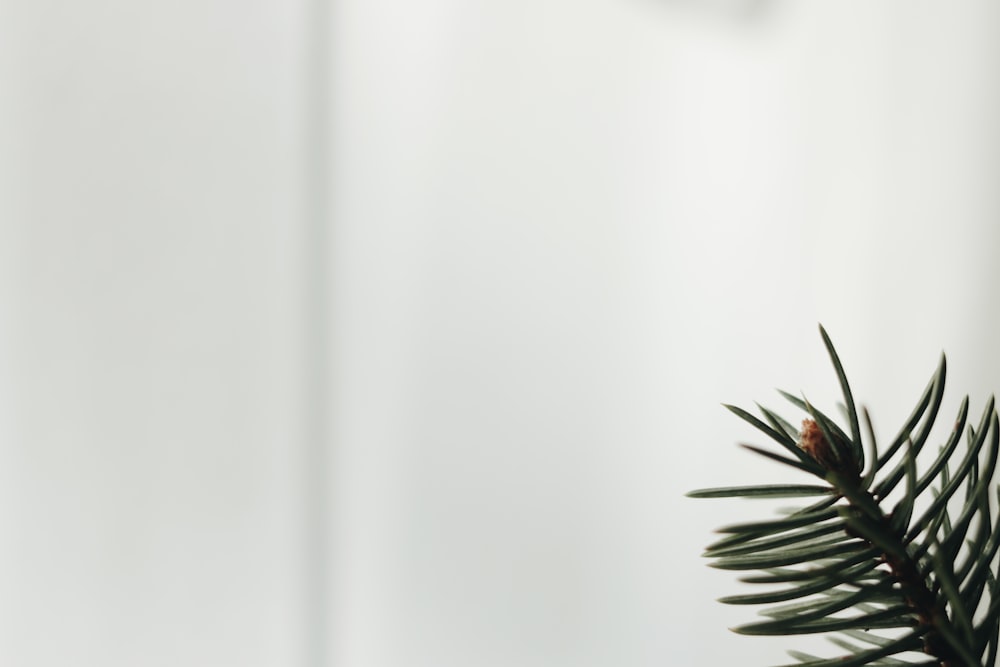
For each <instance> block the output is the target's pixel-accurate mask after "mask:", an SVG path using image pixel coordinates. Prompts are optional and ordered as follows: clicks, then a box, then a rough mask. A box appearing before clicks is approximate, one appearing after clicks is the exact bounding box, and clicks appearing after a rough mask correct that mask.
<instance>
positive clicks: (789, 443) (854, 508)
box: [687, 327, 1000, 667]
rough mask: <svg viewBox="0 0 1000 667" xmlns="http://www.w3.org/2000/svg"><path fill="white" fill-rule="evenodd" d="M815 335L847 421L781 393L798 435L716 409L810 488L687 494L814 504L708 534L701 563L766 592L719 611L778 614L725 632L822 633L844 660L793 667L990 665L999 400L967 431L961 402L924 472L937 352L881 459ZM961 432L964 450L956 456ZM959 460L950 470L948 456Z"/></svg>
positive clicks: (786, 425)
mask: <svg viewBox="0 0 1000 667" xmlns="http://www.w3.org/2000/svg"><path fill="white" fill-rule="evenodd" d="M820 336H821V337H822V339H823V344H824V346H825V347H826V351H827V354H828V355H829V357H830V361H831V363H832V364H833V368H834V372H835V375H836V377H837V382H838V384H839V385H840V390H841V394H842V396H843V405H842V406H841V412H840V413H839V414H841V415H842V416H843V418H844V419H845V420H846V424H842V423H838V422H837V421H836V420H834V419H832V418H831V417H829V416H827V414H826V413H824V412H822V411H820V410H819V409H818V408H816V406H814V405H812V404H811V403H809V402H808V401H807V400H806V399H804V398H800V397H797V396H794V395H792V394H789V393H786V392H781V393H782V395H783V396H784V397H785V398H786V399H788V401H789V402H790V403H791V404H792V405H793V406H795V407H796V408H798V409H799V410H801V411H802V412H804V413H805V414H804V415H803V418H804V419H805V421H804V422H803V428H802V431H801V432H800V431H798V430H796V429H795V428H794V427H793V426H792V423H794V422H795V420H794V419H787V418H785V417H782V416H780V415H778V414H777V413H776V412H773V411H771V410H769V409H767V408H764V407H762V406H760V405H757V409H758V410H759V413H760V415H761V416H762V417H758V416H756V415H754V414H751V413H750V412H748V411H746V410H743V409H742V408H738V407H735V406H730V405H726V406H725V407H726V408H727V409H729V410H730V411H731V412H733V413H734V414H735V415H736V416H738V417H740V418H741V419H743V420H744V421H746V422H747V423H749V424H750V425H752V426H753V427H754V428H755V429H757V430H758V431H759V432H761V433H763V434H764V435H766V436H767V437H768V438H769V439H770V440H771V441H772V445H777V450H775V449H774V448H773V447H772V448H766V447H760V446H757V445H743V447H744V448H746V449H747V450H749V451H751V452H753V453H755V454H757V455H760V456H763V457H765V458H767V459H769V460H771V461H775V462H777V463H782V464H784V465H785V466H786V467H788V468H793V469H795V470H796V471H797V472H799V473H804V474H805V475H806V477H807V480H808V482H809V483H802V484H758V485H749V486H729V487H719V488H711V489H702V490H698V491H692V492H690V493H688V494H687V495H688V496H690V497H692V498H809V497H819V498H821V499H820V500H818V501H817V502H813V503H812V504H808V505H804V506H803V507H801V508H800V509H798V510H795V511H791V512H788V513H784V514H782V515H781V516H780V517H779V518H769V519H763V520H759V521H752V522H748V523H741V524H735V525H730V526H725V527H723V528H720V529H718V530H717V532H718V533H721V534H722V537H721V538H720V539H719V540H717V541H716V542H715V543H713V544H712V545H710V546H709V547H707V549H706V550H705V554H704V555H705V556H706V557H708V558H710V559H712V562H711V563H710V564H711V565H712V566H713V567H716V568H720V569H726V570H736V571H741V572H749V574H748V576H743V577H742V578H741V579H740V581H743V582H746V583H751V584H757V585H764V586H767V590H762V591H760V592H756V593H749V594H744V595H734V596H728V597H724V598H721V599H720V602H723V603H725V604H733V605H776V606H770V607H766V608H764V609H763V611H761V615H762V616H763V617H764V620H761V621H757V622H753V623H747V624H745V625H742V626H739V627H737V628H733V630H734V631H735V632H737V633H740V634H749V635H798V634H824V635H826V636H827V637H828V638H829V639H830V641H831V643H832V644H833V645H834V646H836V647H837V648H838V649H840V650H841V651H846V653H844V654H842V655H839V656H837V657H833V658H822V657H816V656H813V655H811V654H808V653H803V652H801V651H795V650H792V651H789V655H791V656H792V657H793V658H795V659H797V660H799V663H798V667H802V666H807V667H808V666H811V667H825V666H829V667H835V666H836V667H845V666H848V665H926V666H928V667H931V666H936V667H959V666H960V667H993V664H994V661H995V660H996V658H997V652H998V644H1000V574H998V572H997V567H998V553H1000V516H996V517H994V516H993V514H992V513H991V507H990V503H991V500H992V501H993V502H1000V488H997V485H995V484H994V483H993V477H994V472H995V469H996V466H997V461H998V458H1000V416H998V413H997V408H996V404H995V401H994V400H993V399H992V398H990V399H989V401H988V402H987V405H986V408H985V410H984V411H983V414H982V416H981V418H980V419H979V422H978V424H975V427H973V426H970V425H968V412H969V401H968V398H965V399H963V401H962V403H961V406H960V407H959V410H958V415H957V417H956V418H955V422H954V428H953V429H952V430H951V432H950V434H949V436H948V438H947V439H946V440H945V442H944V443H942V445H941V446H940V447H939V448H938V449H937V451H936V453H935V454H934V455H933V456H931V457H930V460H929V461H924V463H923V465H921V461H922V460H923V457H921V455H920V454H921V451H922V450H923V448H924V446H925V444H926V443H927V442H928V441H929V439H930V435H931V429H932V427H933V426H934V423H935V420H936V418H937V415H938V413H939V411H940V409H941V406H942V402H943V397H944V385H945V376H946V373H947V365H946V362H945V359H944V356H943V355H942V357H941V361H940V364H939V365H938V368H937V370H936V371H935V372H934V374H933V375H932V377H931V379H930V382H928V384H927V387H926V389H925V390H924V392H923V394H921V396H920V398H919V399H918V401H917V405H916V407H915V408H914V409H913V411H912V413H911V414H910V416H909V417H908V418H907V420H906V421H905V422H904V424H903V426H902V428H900V430H899V432H898V433H897V435H896V437H895V438H893V440H892V441H891V443H890V444H889V446H888V447H885V448H884V449H883V450H881V451H880V448H879V446H878V444H877V443H876V442H875V429H874V427H873V426H872V422H871V418H870V416H869V415H868V411H867V410H866V409H864V408H861V409H859V408H858V406H857V405H856V404H855V402H854V394H853V392H852V390H851V387H850V384H849V383H848V381H847V375H846V373H845V371H844V366H843V364H842V363H841V360H840V356H839V355H838V354H837V352H836V349H835V348H834V346H833V342H832V341H831V339H830V337H829V335H828V334H827V332H826V330H825V329H823V327H820ZM963 434H965V435H966V436H967V439H968V443H967V445H966V446H965V448H964V450H960V443H961V441H962V440H964V439H965V438H963V437H962V436H963ZM959 455H960V456H961V458H960V460H958V462H957V464H956V463H955V460H954V459H953V457H954V456H959ZM949 464H952V465H949ZM921 471H922V472H921ZM928 489H930V491H931V493H930V494H926V496H927V497H926V498H925V497H923V495H922V494H924V492H925V491H927V490H928ZM991 495H996V498H994V499H991V498H990V496H991ZM890 496H891V497H892V501H891V502H890V500H888V499H889V498H890ZM882 633H884V634H882Z"/></svg>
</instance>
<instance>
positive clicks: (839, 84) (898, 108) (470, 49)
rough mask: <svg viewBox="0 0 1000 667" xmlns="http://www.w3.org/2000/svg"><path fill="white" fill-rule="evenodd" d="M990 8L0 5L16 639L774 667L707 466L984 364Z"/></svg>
mask: <svg viewBox="0 0 1000 667" xmlns="http://www.w3.org/2000/svg"><path fill="white" fill-rule="evenodd" d="M997 25H1000V5H998V4H996V3H993V2H989V1H987V0H968V1H965V0H963V1H960V2H947V3H945V2H932V1H913V0H910V1H908V2H901V1H898V0H892V1H885V2H878V3H872V2H862V1H860V0H847V1H845V0H838V1H837V2H827V1H821V2H811V3H800V2H786V1H778V0H705V1H696V0H586V1H584V2H570V1H569V0H530V1H529V0H508V1H507V2H483V1H472V2H470V1H469V0H461V1H460V0H425V1H422V2H401V1H398V0H364V1H362V0H280V1H279V0H243V1H242V2H233V1H226V0H198V1H197V2H195V1H194V0H175V1H174V2H170V3H167V2H138V3H137V2H128V1H126V0H91V1H90V2H85V3H81V2H69V1H67V0H32V1H31V2H27V1H26V0H23V1H19V0H2V1H0V663H2V664H9V665H18V666H19V667H42V666H45V667H48V666H56V665H58V666H60V667H61V666H64V665H94V666H101V667H117V666H121V667H125V666H130V667H131V666H134V665H143V666H168V665H170V666H174V665H185V666H188V665H205V666H213V667H217V666H221V665H226V666H229V665H232V666H239V667H256V666H261V667H263V666H282V667H283V666H296V665H301V666H303V667H326V666H337V667H341V666H342V667H453V666H454V667H459V666H461V667H467V666H482V667H494V666H496V667H499V666H508V665H518V666H525V667H534V666H539V667H541V666H545V667H562V666H566V667H570V666H572V667H604V666H611V665H615V666H619V665H631V666H634V667H643V666H649V667H652V666H654V665H655V666H662V665H714V664H734V661H736V662H739V663H740V664H747V665H760V664H775V663H781V662H786V661H787V660H788V658H787V656H785V655H784V651H785V650H786V649H788V648H795V647H801V646H802V644H795V643H792V642H789V641H788V640H777V641H771V640H767V639H760V638H745V637H739V636H736V635H734V634H732V633H729V632H728V630H727V629H726V628H727V627H729V626H733V625H736V624H739V623H741V622H746V621H748V620H750V617H751V616H752V614H753V613H754V612H753V610H750V609H744V608H727V607H724V606H723V605H720V604H718V603H716V602H715V601H714V599H715V598H717V597H719V596H721V595H725V594H731V593H733V592H735V590H736V583H735V582H734V579H735V577H733V576H731V574H732V573H727V572H722V571H718V570H711V569H709V568H707V567H705V563H704V562H703V561H702V559H701V558H700V556H699V554H700V552H701V550H702V548H703V547H704V546H705V545H706V544H707V543H708V542H709V541H711V539H712V537H711V530H712V529H713V528H715V527H717V526H719V525H722V524H723V523H731V522H733V521H735V520H738V519H740V518H745V517H746V516H747V514H748V512H749V513H754V515H756V514H757V513H759V511H760V510H759V508H756V507H745V506H743V505H742V504H741V503H739V502H728V501H694V500H689V499H686V498H684V497H683V493H684V492H685V491H688V490H690V489H692V488H697V487H701V486H719V485H724V484H728V483H744V484H745V483H754V482H758V481H759V482H764V481H770V480H773V479H776V478H780V475H781V474H782V473H781V471H778V470H776V469H775V466H773V465H768V464H767V463H766V462H758V461H756V460H754V459H753V457H751V456H750V455H748V454H746V453H745V452H742V451H741V450H739V449H738V448H737V447H736V446H735V443H737V442H739V441H741V440H749V441H757V442H759V441H760V440H759V438H757V436H756V434H755V433H753V432H751V431H750V430H749V427H747V426H745V425H743V424H742V423H741V422H739V421H738V420H736V419H735V418H733V417H732V416H731V415H729V414H728V413H727V412H726V411H725V410H723V409H722V408H721V407H720V405H719V404H720V403H721V402H727V403H736V404H740V405H745V406H752V404H753V401H755V400H759V401H762V402H764V403H765V404H767V405H770V406H772V407H775V406H778V407H780V403H781V402H780V400H779V399H780V397H779V396H778V395H777V394H776V393H774V391H773V389H774V388H775V387H781V388H784V389H788V390H791V391H793V392H794V391H798V390H804V391H805V392H807V394H808V395H809V397H810V399H811V400H813V401H814V402H816V403H817V404H819V405H820V406H825V407H830V408H831V409H832V403H833V401H835V400H836V396H837V386H836V380H835V377H834V375H833V373H832V370H831V369H830V367H829V364H828V361H827V359H826V356H825V352H824V350H823V347H822V343H821V340H820V337H819V335H818V333H817V331H816V324H817V322H822V323H824V325H825V326H826V327H827V329H828V330H829V332H830V334H831V335H832V337H833V339H834V341H835V342H836V344H837V346H838V348H839V351H840V354H841V357H842V359H843V361H844V364H845V366H846V368H847V372H848V375H849V376H850V377H851V379H852V382H853V385H854V390H855V395H856V396H857V397H858V399H859V400H860V401H862V402H864V403H865V404H867V405H868V406H869V407H870V408H871V410H872V413H873V416H874V420H875V424H876V428H877V429H878V431H879V433H880V434H881V435H882V436H883V437H888V436H891V435H892V434H893V433H895V430H896V429H897V427H898V425H899V424H900V422H901V421H902V419H903V418H904V417H905V416H906V414H908V412H909V410H910V408H911V407H912V404H913V403H914V402H915V400H916V398H917V397H918V396H919V394H920V392H921V390H922V389H923V386H924V384H925V382H926V380H927V379H928V378H929V377H930V374H931V373H932V371H933V370H934V367H935V366H936V364H937V360H938V356H939V354H940V352H941V351H942V350H945V351H946V352H947V353H948V355H949V362H950V365H949V369H950V371H949V376H950V377H949V380H950V383H951V387H952V389H951V390H950V391H949V392H948V393H947V394H946V399H945V412H946V414H947V413H948V412H949V411H951V410H955V409H957V406H958V403H959V400H960V398H961V396H962V395H963V394H964V393H969V394H970V395H971V397H972V409H973V411H974V412H978V410H980V409H981V408H982V405H983V403H984V402H985V400H986V398H987V396H988V395H989V394H990V393H991V392H993V391H995V390H996V389H997V388H998V386H1000V353H998V350H997V345H996V340H997V334H998V331H1000V315H998V314H997V308H996V298H997V293H998V291H997V284H998V280H1000V268H998V264H997V262H996V250H997V248H998V241H1000V227H998V225H997V221H998V219H1000V194H998V193H1000V190H998V189H997V188H996V183H997V178H998V175H1000V132H998V129H1000V128H998V122H997V120H996V119H997V118H1000V77H998V76H997V73H998V69H997V68H998V65H997V63H1000V40H997V39H996V26H997ZM782 409H783V411H784V413H785V414H787V415H789V417H790V418H793V419H797V418H800V417H796V415H795V413H794V410H784V408H782ZM945 421H947V420H945Z"/></svg>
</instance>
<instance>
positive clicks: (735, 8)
mask: <svg viewBox="0 0 1000 667" xmlns="http://www.w3.org/2000/svg"><path fill="white" fill-rule="evenodd" d="M654 2H656V4H660V5H662V6H664V7H668V8H678V9H684V10H686V11H690V12H693V13H694V12H696V13H699V14H703V15H707V16H712V17H717V18H719V19H722V20H728V21H735V22H747V23H749V22H751V21H758V20H763V19H764V18H765V17H766V16H768V15H769V14H770V13H771V8H772V6H773V5H774V0H654Z"/></svg>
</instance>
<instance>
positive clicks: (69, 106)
mask: <svg viewBox="0 0 1000 667" xmlns="http://www.w3.org/2000/svg"><path fill="white" fill-rule="evenodd" d="M300 12H301V8H300V7H299V6H298V5H297V4H296V3H276V2H265V1H260V2H258V1H251V2H238V3H237V2H203V1H198V2H183V1H182V2H170V3H133V2H118V1H115V0H98V1H96V2H87V3H75V2H62V1H59V0H42V1H40V2H35V1H32V2H19V3H4V16H3V20H2V21H0V44H2V47H0V48H2V50H3V55H2V57H0V61H2V62H3V63H4V70H3V79H2V81H0V99H2V103H0V108H2V114H3V115H2V119H0V132H2V137H3V139H2V142H0V144H2V146H3V150H2V151H0V161H2V164H3V179H2V183H3V186H2V187H3V198H2V200H0V247H2V254H3V281H2V300H0V321H2V329H3V333H2V339H0V340H2V349H0V358H2V359H3V362H2V368H3V373H2V377H0V386H2V387H3V390H2V396H3V398H4V402H3V405H2V408H0V409H2V413H0V414H2V415H3V422H2V431H0V433H2V441H0V521H2V524H0V526H2V527H0V662H2V663H3V664H8V665H21V666H25V667H35V666H42V665H45V666H50V665H51V666H56V665H101V666H113V665H120V666H122V667H125V666H135V665H164V666H167V665H169V666H175V665H205V666H206V667H208V666H211V667H217V666H219V665H234V666H235V665H240V666H247V665H293V664H301V661H302V656H303V648H302V647H303V636H302V635H303V631H302V628H303V627H305V626H304V622H303V615H304V613H305V612H304V608H303V603H302V599H303V596H304V582H301V581H300V577H301V576H302V573H301V565H302V560H303V554H302V544H303V538H302V535H301V533H302V532H303V530H304V528H303V526H302V525H300V517H301V516H302V513H303V512H302V507H301V502H300V499H299V497H298V489H299V488H300V487H301V484H300V477H301V469H302V468H303V467H304V464H303V462H302V461H301V460H300V452H301V450H302V444H301V440H302V436H301V430H302V429H301V427H300V424H301V421H302V419H301V415H300V413H301V408H300V404H301V403H302V397H301V387H300V385H301V383H302V380H301V377H302V367H303V364H304V361H305V360H303V359H301V358H300V357H301V355H302V351H301V350H300V347H301V340H302V337H303V336H302V331H301V329H302V322H303V315H302V309H303V304H302V303H301V298H300V295H301V293H302V290H303V285H302V283H303V278H302V276H301V273H300V272H301V262H300V261H299V256H300V255H301V254H302V246H303V245H304V240H303V238H302V234H303V227H302V224H301V222H300V220H299V218H300V217H301V215H302V213H301V208H302V205H301V201H300V200H301V194H300V190H301V185H300V181H301V174H300V173H298V172H299V171H300V170H301V167H300V163H301V162H302V160H301V157H300V154H301V149H300V146H299V143H300V141H301V139H300V138H299V134H300V128H299V122H300V116H301V113H302V112H301V108H300V107H301V101H300V100H301V97H302V93H301V83H300V81H299V79H300V76H301V75H300V71H301V69H302V62H301V55H300V46H299V44H298V43H297V40H298V38H299V33H300V32H301V30H302V22H303V21H302V17H301V16H300Z"/></svg>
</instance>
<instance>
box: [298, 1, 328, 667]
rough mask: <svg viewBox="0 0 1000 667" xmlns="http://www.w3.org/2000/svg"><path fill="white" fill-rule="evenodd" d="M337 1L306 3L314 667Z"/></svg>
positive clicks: (322, 582)
mask: <svg viewBox="0 0 1000 667" xmlns="http://www.w3.org/2000/svg"><path fill="white" fill-rule="evenodd" d="M331 2H332V0H305V25H304V33H305V58H304V67H305V72H304V82H305V89H304V91H303V93H304V96H303V97H304V99H303V102H304V104H305V109H304V111H305V113H304V118H303V122H304V127H303V136H304V139H305V141H304V144H303V151H304V156H303V157H304V161H305V163H304V198H305V207H304V212H305V234H304V236H303V241H304V243H305V247H304V248H303V257H304V260H305V261H304V264H305V266H304V272H305V276H304V278H305V313H304V316H305V322H304V324H305V341H304V353H305V354H304V360H303V361H304V365H303V370H304V380H305V387H304V389H305V402H306V404H305V406H304V411H305V412H304V420H305V456H304V457H303V461H302V463H303V466H304V470H303V471H302V475H303V479H304V482H305V489H304V494H303V501H304V520H305V533H304V549H305V553H304V556H305V563H304V570H303V577H302V585H303V587H304V590H303V593H304V602H305V607H306V608H305V629H304V641H305V646H304V656H305V664H306V665H308V666H309V667H326V666H327V665H328V664H329V654H328V653H329V650H328V649H329V645H328V643H327V633H328V630H329V625H330V603H329V601H330V591H329V586H330V581H331V577H330V562H329V558H330V549H331V547H330V543H329V536H330V516H329V501H330V497H329V490H328V483H329V469H328V468H329V462H330V457H331V451H330V448H331V443H330V428H329V422H328V418H327V413H328V408H329V405H330V382H329V373H330V368H329V362H330V354H329V338H330V330H329V313H330V304H329V297H330V291H329V284H328V282H329V280H330V274H329V270H328V264H327V263H328V259H329V258H328V254H329V248H328V243H329V239H330V225H331V220H330V200H329V185H330V146H329V142H330V129H329V117H330V99H329V94H330V92H329V91H330V79H329V77H330V57H331V49H330V26H329V21H330V13H331V7H330V5H331Z"/></svg>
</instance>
